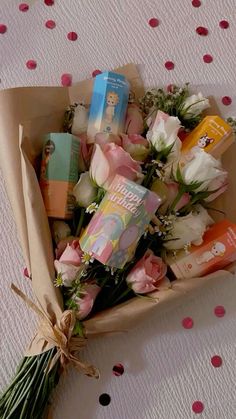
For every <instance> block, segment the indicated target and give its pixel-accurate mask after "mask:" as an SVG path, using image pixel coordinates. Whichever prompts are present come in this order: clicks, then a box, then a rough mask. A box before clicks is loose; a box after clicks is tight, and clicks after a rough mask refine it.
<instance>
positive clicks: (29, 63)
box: [26, 60, 37, 70]
mask: <svg viewBox="0 0 236 419" xmlns="http://www.w3.org/2000/svg"><path fill="white" fill-rule="evenodd" d="M26 67H27V68H28V69H29V70H35V68H36V67H37V63H36V61H34V60H29V61H27V63H26Z"/></svg>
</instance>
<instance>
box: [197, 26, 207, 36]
mask: <svg viewBox="0 0 236 419" xmlns="http://www.w3.org/2000/svg"><path fill="white" fill-rule="evenodd" d="M196 32H197V34H198V35H201V36H207V35H208V29H207V28H204V26H198V28H197V29H196Z"/></svg>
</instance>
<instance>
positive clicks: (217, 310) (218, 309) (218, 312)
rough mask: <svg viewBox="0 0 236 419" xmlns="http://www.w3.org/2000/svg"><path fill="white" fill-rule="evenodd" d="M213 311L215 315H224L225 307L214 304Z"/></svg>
mask: <svg viewBox="0 0 236 419" xmlns="http://www.w3.org/2000/svg"><path fill="white" fill-rule="evenodd" d="M214 313H215V315H216V317H224V315H225V308H224V306H216V307H215V309H214Z"/></svg>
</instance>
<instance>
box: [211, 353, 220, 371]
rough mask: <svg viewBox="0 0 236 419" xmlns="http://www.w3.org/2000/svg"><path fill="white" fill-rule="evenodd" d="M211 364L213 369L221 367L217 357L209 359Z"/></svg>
mask: <svg viewBox="0 0 236 419" xmlns="http://www.w3.org/2000/svg"><path fill="white" fill-rule="evenodd" d="M211 363H212V365H213V367H215V368H219V367H221V365H222V358H221V357H220V356H219V355H214V356H213V357H212V358H211Z"/></svg>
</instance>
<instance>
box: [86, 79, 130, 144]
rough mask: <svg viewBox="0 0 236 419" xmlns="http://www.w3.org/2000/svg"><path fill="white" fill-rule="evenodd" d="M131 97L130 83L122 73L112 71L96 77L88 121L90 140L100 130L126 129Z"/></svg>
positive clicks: (89, 140)
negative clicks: (126, 117) (126, 116)
mask: <svg viewBox="0 0 236 419" xmlns="http://www.w3.org/2000/svg"><path fill="white" fill-rule="evenodd" d="M128 99H129V83H128V81H127V80H126V78H125V76H123V75H122V74H117V73H112V72H110V71H108V72H106V73H101V74H99V75H97V76H96V77H95V81H94V86H93V94H92V101H91V106H90V112H89V121H88V130H87V134H88V142H90V143H93V142H94V137H95V135H96V134H97V133H98V132H106V133H113V134H118V133H120V132H123V131H124V124H125V115H126V109H127V105H128Z"/></svg>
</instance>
